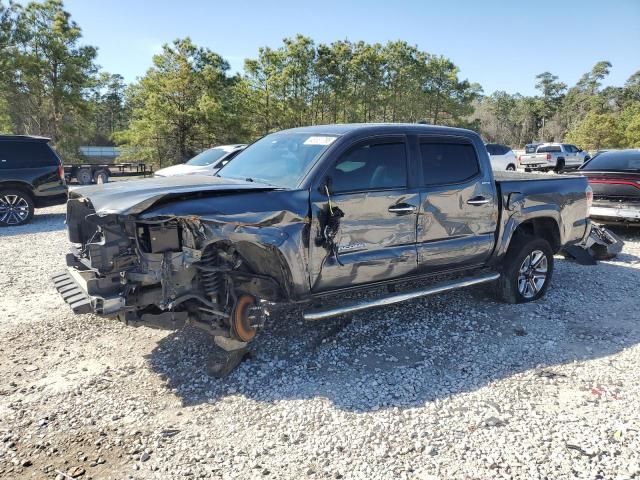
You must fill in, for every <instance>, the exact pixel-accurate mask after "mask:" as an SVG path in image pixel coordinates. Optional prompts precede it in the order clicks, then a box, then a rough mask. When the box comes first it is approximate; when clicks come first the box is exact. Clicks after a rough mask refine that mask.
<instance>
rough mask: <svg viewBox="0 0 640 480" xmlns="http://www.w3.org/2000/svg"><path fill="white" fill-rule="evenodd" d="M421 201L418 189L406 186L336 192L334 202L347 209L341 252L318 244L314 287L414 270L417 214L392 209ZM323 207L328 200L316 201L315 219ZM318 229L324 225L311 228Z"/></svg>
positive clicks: (356, 282)
mask: <svg viewBox="0 0 640 480" xmlns="http://www.w3.org/2000/svg"><path fill="white" fill-rule="evenodd" d="M419 201H420V195H419V193H418V192H408V191H407V190H405V189H400V190H394V191H383V192H360V193H354V194H345V195H336V196H335V197H332V204H333V205H334V207H337V208H339V209H340V210H341V211H342V212H343V213H344V217H343V218H342V219H341V220H340V229H339V232H338V235H337V236H336V238H335V241H336V244H337V255H335V254H332V253H331V252H329V251H327V249H326V248H324V247H322V246H316V245H313V247H312V248H313V253H312V257H313V262H312V265H313V267H312V268H313V271H312V272H311V273H312V285H313V290H314V291H324V290H330V289H334V288H338V287H346V286H350V285H359V284H364V283H370V282H376V281H379V280H386V279H390V278H396V277H401V276H404V275H408V274H411V273H414V272H415V271H416V268H417V254H416V245H415V242H416V213H415V212H412V213H402V212H400V213H394V212H390V211H389V208H390V207H393V206H394V205H415V206H417V205H418V204H419ZM323 208H326V200H325V201H320V202H315V203H314V204H313V211H314V212H313V217H314V218H315V219H317V218H319V217H321V211H322V209H323ZM416 210H417V209H416ZM317 228H319V225H318V224H315V225H314V228H313V229H312V230H315V229H317ZM312 244H313V242H312Z"/></svg>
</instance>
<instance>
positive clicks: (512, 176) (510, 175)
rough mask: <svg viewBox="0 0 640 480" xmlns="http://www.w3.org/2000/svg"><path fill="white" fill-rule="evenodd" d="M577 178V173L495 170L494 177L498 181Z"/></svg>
mask: <svg viewBox="0 0 640 480" xmlns="http://www.w3.org/2000/svg"><path fill="white" fill-rule="evenodd" d="M572 177H573V178H575V175H558V174H557V173H554V174H551V173H529V172H526V173H525V172H507V171H498V172H493V178H495V180H496V182H500V183H503V182H514V181H521V180H563V179H567V178H572Z"/></svg>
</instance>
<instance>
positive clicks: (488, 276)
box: [303, 273, 500, 320]
mask: <svg viewBox="0 0 640 480" xmlns="http://www.w3.org/2000/svg"><path fill="white" fill-rule="evenodd" d="M498 278H500V274H499V273H485V274H483V275H478V276H476V277H467V278H463V279H458V280H451V281H449V282H443V283H439V284H437V285H433V286H431V287H429V288H420V289H418V290H410V291H408V292H402V293H396V294H394V295H388V296H386V297H380V298H376V299H374V300H362V301H358V302H353V303H349V304H346V305H342V306H340V307H335V308H330V309H328V310H312V311H310V312H305V313H304V315H303V318H304V319H305V320H322V319H325V318H330V317H337V316H338V315H345V314H347V313H354V312H359V311H360V310H367V309H369V308H375V307H385V306H387V305H393V304H394V303H400V302H404V301H407V300H413V299H414V298H420V297H426V296H428V295H434V294H436V293H443V292H448V291H450V290H457V289H458V288H464V287H470V286H472V285H479V284H481V283H488V282H493V281H495V280H497V279H498Z"/></svg>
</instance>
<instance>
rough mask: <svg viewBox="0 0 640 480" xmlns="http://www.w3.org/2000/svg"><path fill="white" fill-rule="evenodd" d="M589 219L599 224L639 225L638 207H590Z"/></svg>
mask: <svg viewBox="0 0 640 480" xmlns="http://www.w3.org/2000/svg"><path fill="white" fill-rule="evenodd" d="M589 215H590V217H591V218H592V219H593V220H596V221H598V222H601V223H638V224H640V204H639V205H625V204H621V205H616V206H613V205H612V206H599V205H594V206H592V207H591V210H590V213H589Z"/></svg>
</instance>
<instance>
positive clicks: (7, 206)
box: [0, 195, 29, 225]
mask: <svg viewBox="0 0 640 480" xmlns="http://www.w3.org/2000/svg"><path fill="white" fill-rule="evenodd" d="M28 216H29V203H28V202H27V201H26V200H25V198H24V197H21V196H20V195H3V196H2V197H0V222H3V223H6V224H7V225H17V224H19V223H21V222H24V221H25V220H26V219H27V217H28Z"/></svg>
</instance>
